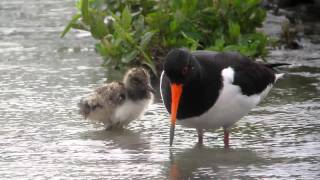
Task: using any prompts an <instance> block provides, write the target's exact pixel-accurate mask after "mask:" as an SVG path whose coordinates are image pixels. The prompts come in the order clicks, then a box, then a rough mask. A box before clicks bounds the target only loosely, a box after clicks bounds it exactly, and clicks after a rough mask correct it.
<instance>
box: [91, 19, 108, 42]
mask: <svg viewBox="0 0 320 180" xmlns="http://www.w3.org/2000/svg"><path fill="white" fill-rule="evenodd" d="M90 29H91V34H92V36H93V37H94V38H96V39H102V38H103V37H104V36H105V35H107V34H108V29H107V26H106V24H105V23H104V19H103V17H101V16H99V15H96V16H94V17H93V18H92V20H91V25H90Z"/></svg>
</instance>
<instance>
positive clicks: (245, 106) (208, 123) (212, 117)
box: [178, 67, 272, 129]
mask: <svg viewBox="0 0 320 180" xmlns="http://www.w3.org/2000/svg"><path fill="white" fill-rule="evenodd" d="M222 77H223V88H222V89H221V90H220V95H219V97H218V99H217V101H216V103H215V104H214V106H213V107H211V108H210V109H209V110H208V111H207V112H205V113H204V114H202V115H201V116H198V117H193V118H188V119H184V120H181V121H178V123H180V124H181V125H183V126H186V127H192V128H199V129H217V128H220V127H221V126H223V127H229V126H231V125H233V124H234V123H235V122H237V121H238V120H240V118H242V117H243V116H245V115H246V114H248V113H249V111H250V110H251V109H252V108H253V107H255V106H256V105H257V104H258V103H259V102H260V101H261V98H262V97H261V95H263V96H265V95H266V94H267V93H268V92H269V90H270V89H271V87H272V85H270V86H268V88H266V90H265V91H264V92H262V93H261V94H255V95H251V96H246V95H243V94H242V93H241V89H240V87H239V86H237V85H234V84H232V82H233V78H234V70H233V69H232V68H231V67H229V68H226V69H224V70H222Z"/></svg>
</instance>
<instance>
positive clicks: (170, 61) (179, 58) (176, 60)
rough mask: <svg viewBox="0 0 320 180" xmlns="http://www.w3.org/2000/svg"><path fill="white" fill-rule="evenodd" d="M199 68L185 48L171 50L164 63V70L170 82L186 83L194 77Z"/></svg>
mask: <svg viewBox="0 0 320 180" xmlns="http://www.w3.org/2000/svg"><path fill="white" fill-rule="evenodd" d="M199 69H200V65H199V63H198V62H197V61H196V59H195V57H194V56H193V55H192V54H191V53H190V52H189V51H188V50H185V49H173V50H171V51H170V52H169V53H168V55H167V57H166V60H165V63H164V72H165V73H166V75H167V76H168V77H169V79H170V81H171V83H178V84H186V83H188V81H190V80H192V79H194V78H195V77H196V75H197V74H198V71H199Z"/></svg>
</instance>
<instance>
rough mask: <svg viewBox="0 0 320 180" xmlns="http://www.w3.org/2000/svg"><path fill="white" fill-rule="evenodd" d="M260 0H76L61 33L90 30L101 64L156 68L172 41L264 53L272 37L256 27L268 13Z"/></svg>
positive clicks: (188, 45) (191, 46) (253, 54)
mask: <svg viewBox="0 0 320 180" xmlns="http://www.w3.org/2000/svg"><path fill="white" fill-rule="evenodd" d="M260 1H261V0H78V2H77V5H76V6H77V8H78V10H79V12H78V13H77V14H76V15H74V16H73V18H72V20H71V21H70V23H69V24H68V26H67V27H66V28H65V30H64V31H63V33H62V37H63V36H64V35H65V34H66V33H67V32H68V31H69V30H70V29H71V28H73V29H81V30H85V31H89V32H91V34H92V37H94V38H95V39H97V40H99V42H98V43H97V44H96V50H97V52H98V53H99V54H101V56H102V57H103V58H104V64H105V65H108V66H112V67H118V68H122V67H126V66H127V65H129V66H132V65H147V66H148V67H150V68H151V69H152V70H153V72H154V73H156V72H157V70H156V67H155V65H159V64H161V62H162V60H163V57H164V56H165V55H166V54H167V52H168V51H169V50H170V49H171V48H174V47H185V48H189V49H191V50H197V49H198V50H200V49H207V50H215V51H239V52H240V53H241V54H244V55H246V56H249V57H254V58H255V57H264V56H266V55H267V49H266V46H267V45H268V44H269V42H270V41H269V39H268V38H267V37H266V35H265V34H263V33H262V32H257V30H256V29H257V27H260V26H261V25H262V22H263V21H264V19H265V17H266V12H265V10H264V9H262V8H261V7H260ZM158 67H160V66H158ZM159 69H161V68H159Z"/></svg>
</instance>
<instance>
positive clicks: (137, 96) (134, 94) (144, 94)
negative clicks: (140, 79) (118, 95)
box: [127, 88, 150, 101]
mask: <svg viewBox="0 0 320 180" xmlns="http://www.w3.org/2000/svg"><path fill="white" fill-rule="evenodd" d="M127 94H128V99H130V100H132V101H138V100H143V99H148V98H150V92H149V91H147V90H146V89H131V88H128V90H127Z"/></svg>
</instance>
